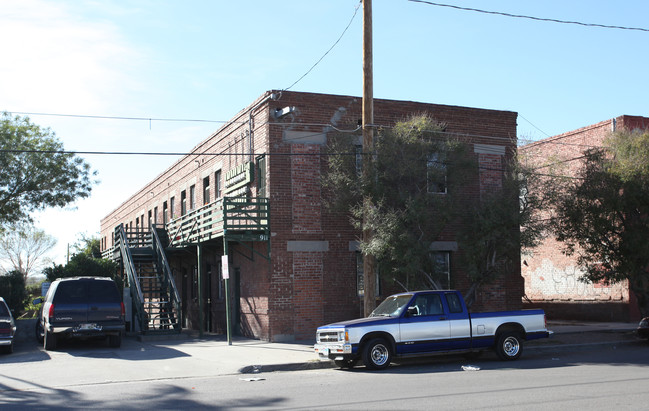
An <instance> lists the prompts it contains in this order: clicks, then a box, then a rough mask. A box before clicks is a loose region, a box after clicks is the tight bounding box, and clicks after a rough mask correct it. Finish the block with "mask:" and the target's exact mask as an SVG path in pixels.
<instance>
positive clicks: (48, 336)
mask: <svg viewBox="0 0 649 411" xmlns="http://www.w3.org/2000/svg"><path fill="white" fill-rule="evenodd" d="M44 340H45V343H44V344H43V345H44V346H45V351H52V350H56V340H57V338H56V334H54V333H51V332H46V333H45V338H44Z"/></svg>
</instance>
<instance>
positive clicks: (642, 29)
mask: <svg viewBox="0 0 649 411" xmlns="http://www.w3.org/2000/svg"><path fill="white" fill-rule="evenodd" d="M408 1H410V2H413V3H424V4H428V5H429V6H437V7H448V8H451V9H457V10H463V11H474V12H477V13H484V14H494V15H498V16H505V17H513V18H518V19H528V20H536V21H543V22H549V23H560V24H573V25H578V26H585V27H597V28H603V29H616V30H634V31H644V32H649V29H646V28H643V27H627V26H612V25H608V24H598V23H584V22H581V21H570V20H559V19H551V18H543V17H534V16H525V15H522V14H511V13H504V12H501V11H489V10H482V9H475V8H472V7H461V6H455V5H453V4H443V3H433V2H431V1H424V0H408Z"/></svg>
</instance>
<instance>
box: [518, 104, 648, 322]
mask: <svg viewBox="0 0 649 411" xmlns="http://www.w3.org/2000/svg"><path fill="white" fill-rule="evenodd" d="M647 127H649V118H645V117H634V116H620V117H617V118H615V119H610V120H606V121H602V122H600V123H597V124H593V125H590V126H587V127H583V128H580V129H577V130H574V131H570V132H567V133H563V134H560V135H558V136H555V137H551V138H548V139H545V140H542V141H539V142H536V143H532V144H528V145H526V146H523V147H520V148H519V151H520V153H521V157H522V158H524V159H525V160H526V161H528V162H529V164H532V165H535V166H536V167H541V166H543V165H546V164H550V165H552V167H557V166H559V167H561V168H559V169H558V170H557V171H556V172H560V173H562V174H566V175H575V174H576V173H577V171H578V170H579V168H580V167H581V166H582V165H583V158H582V157H583V154H584V151H586V150H588V149H590V148H595V147H601V146H602V145H603V144H604V139H605V138H606V137H607V136H608V135H609V134H610V133H611V132H612V131H613V130H614V129H624V128H626V129H630V130H633V129H635V128H647ZM550 170H552V168H551V167H550V166H548V167H543V168H538V169H537V171H538V172H541V173H550V172H551V171H550ZM562 249H563V245H562V244H561V243H559V242H557V241H556V240H554V238H548V239H546V240H545V241H544V242H543V243H542V244H541V245H540V246H539V247H537V248H535V249H533V250H531V252H530V253H529V254H526V255H523V256H522V259H523V265H522V266H521V272H522V275H523V277H524V279H525V293H526V297H527V298H528V299H529V301H530V302H531V303H532V304H534V305H535V306H539V307H543V308H544V309H546V311H548V313H549V314H548V315H549V316H551V318H562V319H586V320H596V319H600V320H604V321H614V320H617V321H629V320H630V319H632V318H633V317H634V315H633V311H634V307H632V306H630V304H629V302H630V296H629V289H628V286H627V284H626V283H625V282H623V283H620V284H613V285H608V286H605V285H602V284H587V283H584V282H582V281H580V278H581V277H582V275H583V272H582V271H581V270H580V269H579V267H577V264H576V260H575V259H574V258H573V257H568V256H566V255H565V254H563V252H562ZM607 303H608V304H607ZM585 307H588V308H585Z"/></svg>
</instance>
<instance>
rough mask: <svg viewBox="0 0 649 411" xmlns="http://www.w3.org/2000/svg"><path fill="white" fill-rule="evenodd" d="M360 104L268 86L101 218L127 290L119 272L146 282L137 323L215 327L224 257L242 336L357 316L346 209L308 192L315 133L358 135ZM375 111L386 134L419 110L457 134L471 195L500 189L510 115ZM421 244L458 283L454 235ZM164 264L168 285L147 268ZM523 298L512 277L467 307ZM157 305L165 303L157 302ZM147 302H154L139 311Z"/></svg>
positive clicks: (319, 155)
mask: <svg viewBox="0 0 649 411" xmlns="http://www.w3.org/2000/svg"><path fill="white" fill-rule="evenodd" d="M361 110H362V99H361V98H358V97H350V96H338V95H326V94H314V93H301V92H289V91H281V92H280V91H269V92H266V93H265V94H263V95H262V96H261V97H259V98H258V99H257V100H256V101H254V102H253V103H252V104H251V105H250V106H249V107H247V108H245V109H244V110H242V111H240V112H239V113H238V114H236V115H235V116H234V117H233V118H232V119H231V121H230V122H228V123H227V124H225V125H224V126H222V127H221V128H220V129H219V130H218V131H216V132H215V133H214V134H213V135H211V136H209V137H208V138H207V139H205V140H204V141H202V142H200V143H199V144H198V145H197V146H196V147H194V148H193V149H191V150H189V152H188V154H187V155H186V156H184V157H182V158H181V159H180V160H178V161H177V162H175V163H174V164H173V165H172V166H170V167H169V168H168V169H167V170H165V171H163V172H162V173H161V174H160V175H159V176H158V177H157V178H155V179H154V180H153V181H151V182H150V183H148V184H146V185H145V186H144V187H142V189H140V190H139V191H138V192H137V193H135V194H134V195H132V196H131V197H129V198H127V199H125V201H124V202H123V203H122V204H121V205H119V206H118V207H117V208H116V209H115V210H114V211H112V212H111V213H110V214H108V215H107V216H106V217H105V218H104V219H102V221H101V242H102V248H103V250H104V251H105V253H106V255H111V256H113V257H114V258H116V259H118V260H119V261H121V262H122V266H123V267H124V272H125V273H127V274H128V273H129V272H132V273H131V274H129V280H130V282H131V283H134V282H136V281H138V280H136V279H135V277H133V278H131V277H130V276H131V275H134V276H138V275H139V276H140V277H142V278H152V279H151V280H148V281H149V282H150V284H145V281H144V280H142V281H140V285H138V286H137V287H135V284H132V287H131V288H134V287H135V288H137V290H135V291H132V295H133V298H134V299H138V298H142V299H143V304H141V307H140V308H137V309H136V310H135V311H137V312H139V313H140V315H142V317H141V318H142V319H143V320H142V321H144V322H145V324H144V325H143V326H142V328H147V327H148V328H150V329H155V328H165V327H169V324H170V323H173V324H175V327H176V328H179V327H183V328H191V329H203V330H206V331H209V332H219V333H220V332H224V328H225V323H226V322H225V318H226V313H225V309H226V304H225V298H226V290H225V288H224V287H225V284H224V281H223V279H222V274H221V273H222V264H223V263H226V264H227V265H228V268H229V271H228V272H229V273H230V279H229V283H230V288H229V290H227V291H229V293H228V294H229V298H230V301H231V303H232V304H231V306H232V311H231V313H230V316H231V317H230V318H231V319H232V321H233V324H234V329H235V331H238V332H241V333H242V334H244V335H247V336H251V337H255V338H260V339H264V340H271V341H287V340H294V339H298V340H310V339H313V338H314V333H315V329H316V327H317V326H319V325H321V324H324V323H327V322H332V321H337V320H342V319H349V318H354V317H358V316H360V315H362V296H361V295H360V294H361V293H362V290H360V289H359V288H360V286H359V278H360V277H362V273H359V265H360V267H361V268H362V264H359V261H360V254H359V252H358V243H357V238H358V237H359V233H358V232H356V231H354V230H353V229H352V227H351V226H350V224H349V219H348V217H347V216H346V215H342V214H336V213H333V212H331V211H329V210H327V209H325V208H323V205H322V195H323V193H322V190H321V184H320V178H321V175H322V173H323V172H324V171H325V169H326V164H327V163H326V161H327V157H326V156H325V155H323V154H324V150H325V144H326V142H327V136H328V135H329V134H330V133H334V132H335V133H341V132H346V133H348V134H349V136H350V138H356V139H358V141H361V139H360V135H361V130H360V127H359V124H360V119H361ZM374 113H375V115H374V117H375V121H374V122H375V125H377V126H384V127H390V126H391V125H393V124H394V123H395V122H397V121H400V120H404V119H406V118H408V117H409V116H411V115H413V114H421V113H428V114H429V115H430V116H431V117H433V118H435V119H436V120H437V121H440V122H444V123H445V124H446V126H447V127H446V132H447V133H449V134H455V135H461V136H463V140H464V141H467V142H469V143H470V144H471V145H472V146H473V152H474V153H475V156H476V159H477V161H478V163H479V164H480V165H481V167H480V170H481V172H480V176H479V178H478V180H477V181H473V182H472V183H471V184H468V185H467V187H466V190H469V191H471V192H473V193H475V196H476V197H479V195H480V192H481V191H484V190H487V189H488V190H491V189H493V188H494V187H497V186H499V184H500V181H501V178H502V168H503V165H504V164H505V161H506V158H507V157H508V156H511V155H513V153H514V152H515V150H516V117H517V114H516V113H514V112H509V111H497V110H486V109H477V108H466V107H456V106H445V105H437V104H425V103H416V102H409V101H392V100H380V99H376V100H374ZM513 201H516V199H513ZM153 225H155V226H156V227H158V228H159V229H158V230H156V231H155V235H153V233H150V227H151V226H153ZM120 227H121V228H120ZM116 228H118V229H117V230H116ZM138 232H139V233H149V234H147V235H148V237H146V236H145V237H138V236H136V235H135V234H134V233H138ZM152 238H153V239H152ZM156 239H157V240H159V241H158V246H157V249H158V250H157V251H156V252H154V253H153V254H156V253H157V257H151V256H150V255H149V254H150V253H149V251H146V252H145V251H143V250H145V249H147V250H148V248H147V247H148V244H150V243H151V242H152V241H154V240H156ZM124 244H127V246H123V245H124ZM154 248H155V247H154ZM129 250H130V251H129ZM431 250H434V251H435V252H440V253H444V254H445V255H446V256H447V259H446V261H447V270H448V276H449V281H448V284H447V285H448V286H450V287H454V288H458V289H460V290H466V289H468V287H469V283H468V280H467V278H466V276H465V275H464V274H463V273H462V272H461V270H459V269H457V268H456V265H455V264H454V260H455V258H456V256H457V254H458V253H460V252H461V250H458V247H457V243H456V241H455V239H454V238H453V234H452V233H451V234H450V235H448V236H447V237H446V238H441V239H440V241H438V242H435V243H434V244H431ZM145 254H146V256H145ZM224 254H226V255H227V256H228V257H227V260H222V256H223V255H224ZM150 260H155V262H153V263H152V262H150ZM129 261H130V262H129ZM156 266H157V268H156ZM163 266H167V267H168V268H167V271H168V272H169V279H166V280H164V279H161V278H162V277H159V278H158V279H155V278H154V277H156V275H153V274H151V275H148V274H147V273H148V272H155V271H158V272H160V271H164V269H163V268H161V267H163ZM147 267H148V268H147ZM129 270H130V271H129ZM147 270H148V271H147ZM174 282H175V287H173V284H171V285H169V283H174ZM153 283H155V284H157V285H154V286H152V285H151V284H153ZM162 285H164V287H165V290H166V291H164V292H162V293H160V294H155V295H154V294H153V293H152V291H151V287H153V288H155V287H161V286H162ZM390 291H392V290H390V289H389V286H387V287H386V288H384V289H382V292H384V293H387V292H390ZM138 293H139V295H140V297H138ZM176 294H177V295H176ZM174 295H176V296H175V298H174ZM522 295H523V279H522V277H521V276H520V271H516V272H513V273H508V274H507V275H505V276H503V278H501V279H500V280H499V281H498V282H497V283H496V284H493V285H492V286H490V287H488V288H485V289H484V292H483V293H482V294H481V296H480V298H479V300H478V304H479V306H480V307H482V308H494V309H507V308H511V309H514V308H518V307H519V306H520V305H521V297H522ZM169 299H171V300H174V301H175V302H174V304H176V305H177V307H176V308H173V307H172V306H171V305H165V304H167V303H166V302H167V301H168V300H169ZM156 305H158V306H163V305H164V307H163V308H160V309H159V310H158V311H155V310H151V309H150V306H156ZM147 307H149V308H147ZM176 317H180V318H176ZM156 321H157V322H156ZM174 321H175V322H174ZM136 327H137V326H136Z"/></svg>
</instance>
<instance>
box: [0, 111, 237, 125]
mask: <svg viewBox="0 0 649 411" xmlns="http://www.w3.org/2000/svg"><path fill="white" fill-rule="evenodd" d="M7 113H11V114H20V115H23V116H50V117H74V118H93V119H104V120H138V121H149V122H150V121H170V122H194V123H220V124H223V123H227V121H224V120H201V119H191V118H161V117H158V118H156V117H122V116H99V115H86V114H62V113H34V112H25V111H7ZM240 123H241V124H246V123H247V121H241V122H240Z"/></svg>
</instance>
